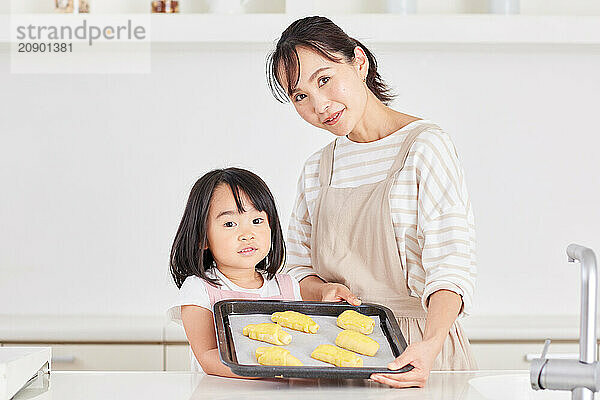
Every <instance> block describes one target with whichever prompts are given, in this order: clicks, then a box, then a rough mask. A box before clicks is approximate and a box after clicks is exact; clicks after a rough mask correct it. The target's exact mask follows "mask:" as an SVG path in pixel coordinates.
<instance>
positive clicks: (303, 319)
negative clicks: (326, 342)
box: [271, 311, 319, 333]
mask: <svg viewBox="0 0 600 400" xmlns="http://www.w3.org/2000/svg"><path fill="white" fill-rule="evenodd" d="M271 321H273V322H277V323H278V324H279V325H281V326H283V327H286V328H290V329H293V330H296V331H300V332H306V333H317V331H318V330H319V324H317V323H316V322H315V321H313V320H312V318H311V317H309V316H308V315H304V314H302V313H299V312H296V311H283V312H275V313H273V314H272V315H271Z"/></svg>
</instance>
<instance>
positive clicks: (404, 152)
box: [387, 124, 440, 179]
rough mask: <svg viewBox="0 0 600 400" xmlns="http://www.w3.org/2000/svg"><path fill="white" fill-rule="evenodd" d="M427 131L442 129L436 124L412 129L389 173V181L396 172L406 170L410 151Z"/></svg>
mask: <svg viewBox="0 0 600 400" xmlns="http://www.w3.org/2000/svg"><path fill="white" fill-rule="evenodd" d="M427 129H440V128H439V127H438V126H437V125H435V124H422V125H419V126H417V127H416V128H415V129H412V130H411V131H410V132H409V133H408V135H407V136H406V138H405V139H404V142H403V143H402V147H400V151H399V152H398V155H397V156H396V159H395V160H394V163H393V164H392V167H391V168H390V169H389V171H388V175H387V178H388V179H389V178H391V177H393V176H394V175H395V174H396V172H398V171H400V170H401V169H402V168H404V163H405V162H406V159H407V158H408V153H409V151H410V148H411V147H412V145H413V144H414V143H415V140H416V139H417V136H419V135H420V134H421V133H422V132H424V131H426V130H427Z"/></svg>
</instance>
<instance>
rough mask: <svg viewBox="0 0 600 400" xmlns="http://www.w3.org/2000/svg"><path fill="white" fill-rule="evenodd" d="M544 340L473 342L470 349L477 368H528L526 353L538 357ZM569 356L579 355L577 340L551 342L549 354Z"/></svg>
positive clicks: (575, 356)
mask: <svg viewBox="0 0 600 400" xmlns="http://www.w3.org/2000/svg"><path fill="white" fill-rule="evenodd" d="M543 347H544V342H543V341H539V342H527V343H523V342H514V343H499V342H475V343H471V349H472V350H473V354H474V356H475V360H476V361H477V365H478V367H479V369H529V361H527V355H530V357H531V356H534V355H535V357H539V356H540V354H541V352H542V348H543ZM553 355H556V356H559V357H569V358H574V359H576V358H577V357H578V355H579V344H578V343H577V342H566V343H565V342H560V343H556V342H552V344H550V351H549V356H550V357H552V356H553Z"/></svg>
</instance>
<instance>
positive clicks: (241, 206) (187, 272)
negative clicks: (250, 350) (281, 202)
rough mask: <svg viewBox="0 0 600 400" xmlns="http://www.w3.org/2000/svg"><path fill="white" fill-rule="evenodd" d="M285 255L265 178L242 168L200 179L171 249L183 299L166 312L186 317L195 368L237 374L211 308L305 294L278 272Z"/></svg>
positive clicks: (181, 320)
mask: <svg viewBox="0 0 600 400" xmlns="http://www.w3.org/2000/svg"><path fill="white" fill-rule="evenodd" d="M284 257H285V245H284V241H283V235H282V232H281V226H280V224H279V217H278V216H277V210H276V207H275V200H274V199H273V195H272V194H271V191H270V190H269V188H268V187H267V185H266V184H265V182H263V180H262V179H260V178H259V177H258V176H256V175H255V174H253V173H252V172H250V171H246V170H244V169H239V168H226V169H217V170H214V171H211V172H209V173H207V174H206V175H204V176H203V177H202V178H200V179H198V181H197V182H196V183H195V184H194V187H193V188H192V191H191V193H190V197H189V199H188V202H187V206H186V208H185V212H184V214H183V218H182V220H181V223H180V224H179V229H178V230H177V235H176V236H175V241H174V243H173V247H172V249H171V262H170V267H171V275H172V276H173V279H174V280H175V284H176V285H177V287H178V288H179V299H178V301H177V303H176V304H175V305H174V306H173V307H171V308H170V309H169V311H168V314H169V316H170V318H171V319H172V320H173V321H175V322H177V323H180V324H181V323H183V326H184V328H185V333H186V335H187V338H188V341H189V342H190V346H191V350H192V352H193V355H194V357H192V370H195V371H204V372H206V373H207V374H211V375H220V376H227V377H238V376H237V375H235V374H233V373H232V372H231V370H230V369H229V368H228V367H227V366H225V365H224V364H223V363H222V362H221V361H220V359H219V354H218V349H217V342H216V335H215V325H214V321H213V314H212V310H213V305H214V304H215V303H216V302H217V301H219V300H223V299H278V300H302V298H301V296H300V287H299V285H298V282H297V281H295V280H294V279H292V278H291V276H290V275H287V274H277V271H278V270H279V268H280V267H281V265H282V263H283V261H284ZM273 278H275V279H273Z"/></svg>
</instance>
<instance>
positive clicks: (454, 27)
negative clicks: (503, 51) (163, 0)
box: [0, 14, 600, 45]
mask: <svg viewBox="0 0 600 400" xmlns="http://www.w3.org/2000/svg"><path fill="white" fill-rule="evenodd" d="M296 18H297V16H291V15H286V14H242V15H214V14H178V15H152V16H151V38H152V42H153V43H261V44H269V43H273V42H274V41H275V40H276V39H277V38H278V37H279V35H280V34H281V32H282V31H283V29H285V28H286V27H287V26H288V25H289V23H291V22H292V21H293V20H295V19H296ZM331 18H332V20H333V21H334V22H336V23H337V24H339V25H340V26H341V27H343V28H344V29H345V30H346V32H347V33H348V34H350V35H351V36H354V37H356V38H357V39H359V40H361V41H363V40H364V41H365V42H367V43H398V44H403V43H404V44H567V45H581V44H583V45H593V44H600V16H529V15H527V16H526V15H514V16H502V15H488V14H458V15H411V16H400V15H390V14H360V15H343V16H342V15H340V16H337V17H336V16H333V17H331ZM0 27H2V28H0V43H8V42H9V41H10V32H9V29H10V28H9V27H10V16H9V15H6V14H4V15H0ZM5 27H6V28H5Z"/></svg>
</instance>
